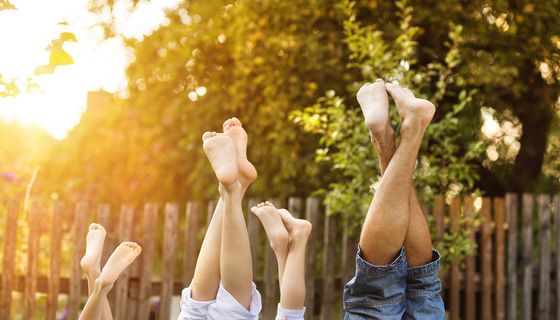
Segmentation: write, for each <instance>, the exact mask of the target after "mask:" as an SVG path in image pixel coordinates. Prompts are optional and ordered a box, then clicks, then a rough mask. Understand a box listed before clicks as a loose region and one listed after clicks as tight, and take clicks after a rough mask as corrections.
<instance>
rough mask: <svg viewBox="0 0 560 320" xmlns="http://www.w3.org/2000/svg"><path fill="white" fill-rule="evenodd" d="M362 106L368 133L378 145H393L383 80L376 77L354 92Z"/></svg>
mask: <svg viewBox="0 0 560 320" xmlns="http://www.w3.org/2000/svg"><path fill="white" fill-rule="evenodd" d="M356 98H357V99H358V103H359V104H360V107H361V108H362V113H363V114H364V120H365V124H366V127H367V128H368V130H369V133H370V135H371V137H372V139H374V140H375V141H373V142H374V143H377V144H378V146H379V147H381V148H383V147H385V145H388V144H389V145H394V139H395V138H394V136H395V133H394V131H393V128H391V123H390V121H391V119H390V115H389V97H388V96H387V91H386V90H385V82H384V81H383V80H382V79H377V80H376V81H375V82H374V83H372V84H370V83H366V84H364V85H363V86H362V87H361V88H360V90H359V91H358V93H357V94H356Z"/></svg>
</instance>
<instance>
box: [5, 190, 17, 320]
mask: <svg viewBox="0 0 560 320" xmlns="http://www.w3.org/2000/svg"><path fill="white" fill-rule="evenodd" d="M18 215H19V202H17V201H10V202H8V214H7V218H6V226H5V229H4V236H5V238H4V255H3V260H4V263H3V265H2V296H1V303H0V312H1V313H0V314H2V315H4V316H6V319H9V318H10V311H11V305H12V285H13V275H14V266H15V259H16V239H17V227H18V224H17V221H18Z"/></svg>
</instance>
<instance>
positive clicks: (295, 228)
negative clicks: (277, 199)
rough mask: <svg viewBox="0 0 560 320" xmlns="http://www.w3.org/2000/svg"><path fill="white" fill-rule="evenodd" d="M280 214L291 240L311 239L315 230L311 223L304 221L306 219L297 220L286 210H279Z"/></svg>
mask: <svg viewBox="0 0 560 320" xmlns="http://www.w3.org/2000/svg"><path fill="white" fill-rule="evenodd" d="M278 213H280V217H281V218H282V222H284V225H285V226H286V229H287V230H288V232H289V233H290V240H291V241H293V240H296V241H298V240H305V241H307V238H309V235H310V234H311V231H312V229H313V225H312V224H311V222H309V221H307V220H304V219H297V218H295V217H294V216H293V215H292V214H291V213H290V212H289V211H288V210H286V209H278Z"/></svg>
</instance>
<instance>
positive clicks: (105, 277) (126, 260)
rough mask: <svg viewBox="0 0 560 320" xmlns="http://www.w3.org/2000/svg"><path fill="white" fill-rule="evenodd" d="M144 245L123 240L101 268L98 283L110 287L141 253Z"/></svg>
mask: <svg viewBox="0 0 560 320" xmlns="http://www.w3.org/2000/svg"><path fill="white" fill-rule="evenodd" d="M141 252H142V247H140V246H139V245H138V244H136V243H134V242H123V243H121V244H120V245H119V246H118V247H117V248H116V249H115V251H113V253H112V254H111V256H110V257H109V259H108V260H107V263H105V266H104V267H103V270H101V274H100V275H99V278H97V280H96V283H99V285H101V287H110V286H112V285H113V283H115V281H117V278H118V277H119V275H120V274H121V273H122V272H123V271H124V270H125V269H126V268H127V267H128V266H129V265H130V264H131V263H132V262H134V260H135V259H136V257H138V255H140V253H141Z"/></svg>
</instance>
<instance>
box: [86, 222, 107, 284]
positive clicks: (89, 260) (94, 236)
mask: <svg viewBox="0 0 560 320" xmlns="http://www.w3.org/2000/svg"><path fill="white" fill-rule="evenodd" d="M106 235H107V231H105V228H103V226H102V225H100V224H97V223H92V224H90V225H89V231H88V234H87V236H86V253H85V254H84V256H83V258H82V260H81V261H80V265H81V266H82V270H83V271H84V273H85V274H86V275H87V276H88V277H89V276H90V275H94V276H95V277H96V276H97V275H99V272H100V270H101V267H100V265H101V255H102V253H103V243H104V242H105V236H106ZM95 277H94V279H91V280H92V281H93V280H95Z"/></svg>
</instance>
